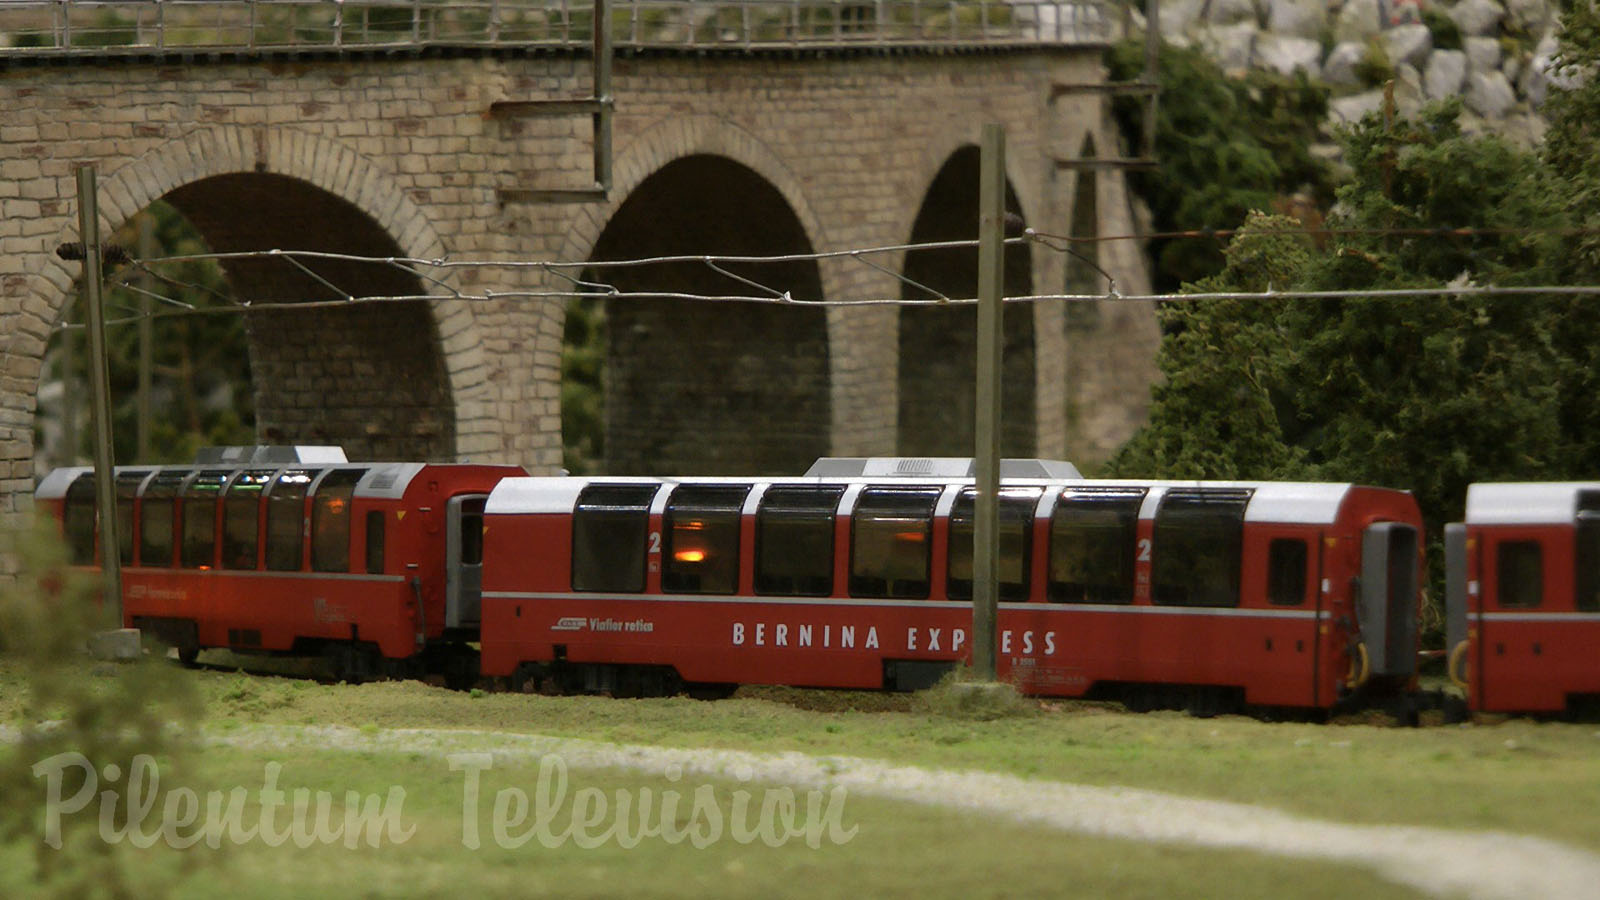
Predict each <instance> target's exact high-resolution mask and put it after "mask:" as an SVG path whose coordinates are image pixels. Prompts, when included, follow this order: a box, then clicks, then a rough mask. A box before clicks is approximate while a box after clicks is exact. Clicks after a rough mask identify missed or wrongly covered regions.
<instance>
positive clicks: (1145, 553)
mask: <svg viewBox="0 0 1600 900" xmlns="http://www.w3.org/2000/svg"><path fill="white" fill-rule="evenodd" d="M1149 561H1150V539H1149V538H1140V539H1139V562H1149Z"/></svg>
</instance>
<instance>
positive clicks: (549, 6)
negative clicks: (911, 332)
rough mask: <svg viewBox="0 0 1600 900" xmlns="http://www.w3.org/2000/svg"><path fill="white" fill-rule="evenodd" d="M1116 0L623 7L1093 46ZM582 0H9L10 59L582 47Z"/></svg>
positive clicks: (977, 40) (844, 42)
mask: <svg viewBox="0 0 1600 900" xmlns="http://www.w3.org/2000/svg"><path fill="white" fill-rule="evenodd" d="M1109 2H1110V0H788V2H757V0H611V2H610V3H609V4H608V6H609V15H608V18H609V19H610V25H611V34H612V42H613V44H614V45H616V46H618V47H634V48H671V47H689V48H738V47H743V48H753V49H759V48H777V47H799V46H806V47H828V46H862V45H874V44H904V45H985V44H1033V43H1038V44H1058V45H1059V44H1066V45H1076V44H1095V43H1102V42H1104V41H1106V40H1108V39H1109V37H1110V30H1111V24H1112V23H1111V11H1110V10H1109V9H1108V4H1109ZM593 28H594V6H593V3H592V2H589V3H584V2H574V0H466V2H462V0H0V56H22V55H47V56H48V55H67V54H73V55H117V54H140V53H152V52H155V53H166V52H183V51H209V50H223V51H230V50H231V51H238V50H262V51H326V50H372V49H395V48H424V47H430V46H472V47H528V46H550V47H569V46H570V47H575V48H576V47H584V46H588V44H589V42H590V41H591V39H592V35H593Z"/></svg>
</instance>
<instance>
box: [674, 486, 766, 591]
mask: <svg viewBox="0 0 1600 900" xmlns="http://www.w3.org/2000/svg"><path fill="white" fill-rule="evenodd" d="M749 493H750V487H749V486H748V485H743V484H738V485H725V484H718V485H692V484H685V485H680V486H679V487H678V488H676V489H674V490H673V492H672V497H671V498H670V499H669V500H668V501H667V514H666V518H665V519H664V520H663V523H662V530H663V531H664V532H665V534H664V535H663V539H664V541H665V544H664V547H663V550H664V552H665V558H663V559H662V561H661V589H662V590H663V591H670V592H672V593H684V594H731V593H733V592H734V591H737V590H738V589H739V512H740V510H742V509H743V508H744V499H745V497H746V496H747V495H748V494H749Z"/></svg>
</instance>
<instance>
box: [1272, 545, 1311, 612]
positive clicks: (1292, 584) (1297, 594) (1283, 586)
mask: <svg viewBox="0 0 1600 900" xmlns="http://www.w3.org/2000/svg"><path fill="white" fill-rule="evenodd" d="M1306 556H1307V552H1306V542H1305V541H1302V540H1300V539H1299V538H1276V539H1274V540H1273V542H1272V543H1271V544H1270V545H1269V546H1268V548H1267V602H1269V603H1271V604H1272V605H1274V606H1299V605H1300V604H1302V603H1304V602H1305V600H1306Z"/></svg>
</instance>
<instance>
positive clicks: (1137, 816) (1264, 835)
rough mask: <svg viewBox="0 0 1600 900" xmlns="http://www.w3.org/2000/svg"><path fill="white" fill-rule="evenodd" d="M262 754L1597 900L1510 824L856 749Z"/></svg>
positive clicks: (516, 748)
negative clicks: (470, 757) (580, 781)
mask: <svg viewBox="0 0 1600 900" xmlns="http://www.w3.org/2000/svg"><path fill="white" fill-rule="evenodd" d="M212 741H213V742H214V743H217V744H222V745H227V746H235V747H246V748H251V749H259V748H264V747H282V746H297V747H304V748H308V749H348V750H365V751H394V752H406V753H422V754H426V755H436V756H439V757H443V756H446V755H448V754H452V753H463V752H476V753H491V754H493V755H494V758H495V760H496V762H513V761H517V762H522V763H527V762H530V761H537V760H538V759H539V758H541V757H543V756H545V755H546V754H558V755H559V756H560V757H561V758H562V759H563V761H565V763H566V764H567V765H568V766H571V767H573V768H583V769H624V770H630V771H634V772H638V773H641V774H646V775H652V776H658V777H661V776H666V775H667V774H668V773H669V772H671V773H674V774H676V773H682V776H683V777H685V778H687V777H689V776H698V777H700V778H714V779H727V780H737V781H750V780H753V781H756V782H762V783H770V784H786V785H791V786H794V787H797V788H804V789H809V788H816V787H831V786H834V785H842V786H844V787H845V788H846V789H848V790H849V791H850V792H851V793H855V794H860V795H863V796H873V797H882V798H885V799H891V800H900V801H906V802H911V803H920V804H924V805H927V806H938V807H945V808H953V809H963V810H971V811H973V812H978V813H983V814H987V815H995V816H1002V817H1006V818H1010V819H1013V820H1016V821H1020V822H1033V823H1038V824H1040V825H1044V826H1047V827H1050V828H1057V829H1060V830H1062V831H1071V832H1077V833H1080V834H1089V835H1096V836H1103V837H1112V838H1124V839H1130V840H1145V841H1162V842H1171V843H1180V844H1190V845H1196V846H1205V847H1223V848H1232V849H1243V850H1252V851H1256V852H1260V853H1271V854H1275V855H1280V856H1291V857H1300V858H1305V859H1319V860H1329V861H1332V862H1338V863H1345V864H1349V865H1355V866H1363V867H1366V868H1369V869H1371V870H1373V871H1375V872H1376V873H1377V874H1378V875H1380V876H1382V877H1383V878H1386V879H1389V880H1391V881H1394V882H1397V883H1399V884H1403V885H1407V886H1409V887H1412V888H1416V889H1419V890H1422V891H1425V892H1427V893H1430V894H1434V895H1438V896H1444V897H1456V896H1460V897H1469V898H1473V900H1531V898H1540V900H1565V898H1570V900H1593V898H1596V897H1600V856H1597V855H1595V854H1593V853H1589V852H1587V851H1584V850H1581V849H1578V848H1575V847H1571V846H1567V845H1564V844H1561V843H1558V842H1556V841H1551V840H1547V839H1544V838H1535V837H1527V836H1523V835H1515V834H1507V833H1505V832H1492V831H1491V832H1481V831H1478V832H1474V831H1451V830H1446V829H1441V828H1420V827H1399V826H1364V825H1342V824H1338V823H1334V822H1326V821H1320V820H1317V819H1310V818H1303V817H1299V816H1293V815H1289V814H1287V813H1284V812H1280V811H1277V810H1274V809H1270V808H1265V807H1258V806H1250V805H1247V804H1242V803H1225V802H1219V801H1214V800H1199V799H1194V798H1189V797H1182V796H1179V795H1175V794H1164V793H1160V792H1156V791H1145V790H1134V789H1129V788H1115V787H1110V788H1108V787H1088V786H1084V785H1075V784H1067V783H1063V782H1053V781H1032V780H1028V779H1024V778H1018V777H1015V776H1010V775H996V774H992V773H986V772H957V771H950V770H940V769H923V768H918V767H914V766H897V765H892V764H889V763H885V762H880V761H875V760H867V759H855V758H850V757H837V756H829V757H815V756H807V755H805V754H801V753H782V754H757V753H747V752H742V751H734V750H680V749H671V748H665V747H646V746H634V745H624V744H609V743H602V742H597V741H584V740H576V739H569V738H551V737H541V736H537V735H519V734H508V733H505V732H486V731H454V730H435V729H391V730H383V731H377V732H371V731H370V730H369V731H366V732H363V731H360V730H357V729H354V728H347V727H342V726H252V727H250V728H247V729H243V730H240V731H237V732H233V733H230V734H228V735H220V736H215V737H213V738H212Z"/></svg>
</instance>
